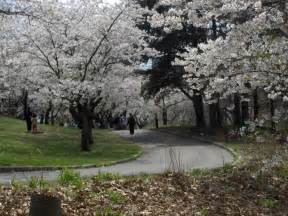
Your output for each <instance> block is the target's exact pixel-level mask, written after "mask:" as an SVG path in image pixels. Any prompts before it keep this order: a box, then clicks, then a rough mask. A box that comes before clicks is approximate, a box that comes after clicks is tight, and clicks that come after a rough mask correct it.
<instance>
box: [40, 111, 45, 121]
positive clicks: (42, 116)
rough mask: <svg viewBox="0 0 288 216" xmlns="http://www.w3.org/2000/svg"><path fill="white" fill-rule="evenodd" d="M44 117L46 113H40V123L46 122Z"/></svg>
mask: <svg viewBox="0 0 288 216" xmlns="http://www.w3.org/2000/svg"><path fill="white" fill-rule="evenodd" d="M44 119H45V115H44V113H41V115H40V124H44Z"/></svg>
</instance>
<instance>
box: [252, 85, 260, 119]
mask: <svg viewBox="0 0 288 216" xmlns="http://www.w3.org/2000/svg"><path fill="white" fill-rule="evenodd" d="M253 100H254V120H256V119H257V118H258V114H259V104H258V89H257V88H256V89H255V90H254V94H253Z"/></svg>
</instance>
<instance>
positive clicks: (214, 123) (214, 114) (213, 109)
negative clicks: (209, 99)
mask: <svg viewBox="0 0 288 216" xmlns="http://www.w3.org/2000/svg"><path fill="white" fill-rule="evenodd" d="M209 116H210V125H211V127H212V128H221V127H222V121H221V111H220V107H219V101H218V102H217V103H213V104H210V105H209Z"/></svg>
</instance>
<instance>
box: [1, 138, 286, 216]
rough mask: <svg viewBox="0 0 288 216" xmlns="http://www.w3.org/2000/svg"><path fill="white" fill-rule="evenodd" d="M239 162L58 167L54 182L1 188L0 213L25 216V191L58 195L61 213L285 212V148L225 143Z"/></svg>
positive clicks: (27, 197) (27, 195) (34, 181)
mask: <svg viewBox="0 0 288 216" xmlns="http://www.w3.org/2000/svg"><path fill="white" fill-rule="evenodd" d="M227 145H228V146H230V147H231V148H233V149H234V151H235V152H237V154H238V155H239V156H241V160H240V161H239V163H237V164H234V165H225V166H224V167H222V168H218V169H215V170H201V169H198V170H193V171H192V172H190V173H182V172H177V173H169V172H167V173H165V174H163V175H143V176H134V177H121V176H118V175H112V174H106V173H100V174H99V175H98V176H96V177H94V178H91V179H85V180H84V179H81V178H80V176H79V175H78V174H77V173H74V172H72V171H69V170H64V171H62V174H61V175H60V177H59V179H58V182H54V183H49V182H46V181H45V180H43V179H31V180H30V181H29V182H28V184H26V185H23V184H21V183H19V182H15V181H12V183H11V186H2V187H1V188H0V190H1V194H2V195H1V196H0V203H1V204H2V205H1V206H0V215H3V216H6V215H7V216H8V215H9V216H10V215H28V212H29V202H30V195H31V194H32V193H35V192H36V193H44V194H49V195H52V196H56V197H59V198H60V199H61V201H62V210H63V212H62V213H63V215H64V216H66V215H67V216H68V215H69V216H76V215H77V216H79V215H80V216H82V215H89V216H90V215H91V216H92V215H99V216H100V215H111V216H113V215H114V216H119V215H171V216H172V215H173V216H174V215H200V216H206V215H245V216H246V215H248V216H249V215H251V216H255V215H267V216H268V215H276V216H277V215H279V216H283V215H288V200H287V195H288V181H287V180H288V157H287V146H285V145H280V144H275V143H268V142H267V143H264V144H255V143H249V142H246V143H245V142H240V141H238V142H229V143H227Z"/></svg>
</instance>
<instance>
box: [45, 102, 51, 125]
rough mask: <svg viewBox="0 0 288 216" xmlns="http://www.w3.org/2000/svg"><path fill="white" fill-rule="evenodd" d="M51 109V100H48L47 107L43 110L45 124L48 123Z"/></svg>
mask: <svg viewBox="0 0 288 216" xmlns="http://www.w3.org/2000/svg"><path fill="white" fill-rule="evenodd" d="M51 110H52V102H51V101H49V107H48V109H47V110H46V112H45V124H46V125H48V124H49V123H50V116H51V115H50V113H51Z"/></svg>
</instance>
